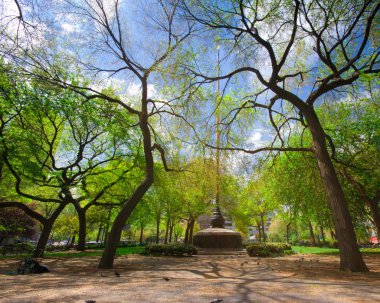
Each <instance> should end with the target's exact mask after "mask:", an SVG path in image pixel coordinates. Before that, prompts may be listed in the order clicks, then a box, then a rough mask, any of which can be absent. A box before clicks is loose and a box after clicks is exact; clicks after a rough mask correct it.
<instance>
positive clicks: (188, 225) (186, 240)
mask: <svg viewBox="0 0 380 303" xmlns="http://www.w3.org/2000/svg"><path fill="white" fill-rule="evenodd" d="M189 231H190V221H187V225H186V231H185V240H184V242H185V244H189Z"/></svg>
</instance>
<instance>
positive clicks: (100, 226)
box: [96, 224, 103, 243]
mask: <svg viewBox="0 0 380 303" xmlns="http://www.w3.org/2000/svg"><path fill="white" fill-rule="evenodd" d="M102 230H103V224H100V225H99V229H98V235H97V236H96V243H99V241H100V236H101V234H102Z"/></svg>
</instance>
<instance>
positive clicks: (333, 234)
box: [330, 229, 336, 240]
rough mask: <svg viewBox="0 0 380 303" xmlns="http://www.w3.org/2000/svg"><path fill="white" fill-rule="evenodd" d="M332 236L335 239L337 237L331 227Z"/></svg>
mask: <svg viewBox="0 0 380 303" xmlns="http://www.w3.org/2000/svg"><path fill="white" fill-rule="evenodd" d="M330 236H331V239H333V240H335V239H336V236H335V232H334V231H333V230H332V229H330Z"/></svg>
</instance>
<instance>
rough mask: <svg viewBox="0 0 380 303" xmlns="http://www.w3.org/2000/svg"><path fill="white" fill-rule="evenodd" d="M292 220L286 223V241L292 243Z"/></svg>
mask: <svg viewBox="0 0 380 303" xmlns="http://www.w3.org/2000/svg"><path fill="white" fill-rule="evenodd" d="M290 224H291V223H290V222H289V223H288V224H286V243H290V242H289V236H290Z"/></svg>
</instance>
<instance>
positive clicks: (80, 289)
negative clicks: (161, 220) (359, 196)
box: [0, 255, 380, 303]
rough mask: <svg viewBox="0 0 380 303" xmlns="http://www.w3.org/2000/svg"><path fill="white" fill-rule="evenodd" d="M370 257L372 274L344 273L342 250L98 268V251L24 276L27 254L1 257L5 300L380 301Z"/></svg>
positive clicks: (138, 261) (374, 260) (376, 259)
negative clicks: (340, 265) (339, 252)
mask: <svg viewBox="0 0 380 303" xmlns="http://www.w3.org/2000/svg"><path fill="white" fill-rule="evenodd" d="M365 259H366V262H367V264H368V266H369V268H370V269H371V271H372V272H371V273H366V274H361V273H355V274H351V273H345V272H339V271H338V257H337V256H320V257H316V256H315V255H312V256H311V255H305V256H300V255H294V256H289V257H284V258H275V259H263V260H261V261H260V264H257V262H256V259H255V258H249V257H246V256H196V257H190V258H169V257H160V258H156V257H143V256H138V255H135V256H128V257H120V258H118V259H117V260H116V263H115V270H112V271H104V270H103V271H101V270H97V269H96V265H97V262H98V258H90V257H87V258H72V259H69V258H62V259H58V258H47V259H44V260H43V262H42V263H43V264H46V265H47V266H49V268H50V270H51V272H50V273H47V274H41V275H19V276H17V275H13V276H12V275H6V274H5V273H7V272H10V271H14V270H15V269H16V268H17V265H18V262H19V261H17V260H1V261H0V302H6V303H11V302H12V303H14V302H19V303H26V302H85V300H88V299H93V300H95V301H96V302H97V303H101V302H130V303H135V302H136V303H137V302H139V303H140V302H146V303H149V302H152V303H161V302H174V303H180V302H186V303H193V302H194V303H195V302H202V303H203V302H204V303H208V302H211V301H212V300H213V299H215V298H220V299H223V303H228V302H234V303H235V302H239V303H242V302H380V256H379V255H373V256H368V257H366V258H365ZM114 271H117V272H119V273H120V277H117V276H115V274H114ZM163 277H167V278H169V280H168V281H166V280H164V279H163Z"/></svg>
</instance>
